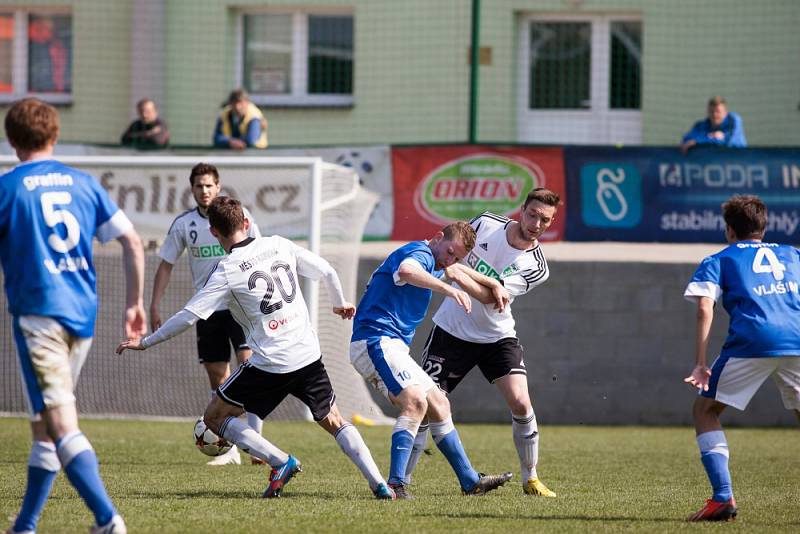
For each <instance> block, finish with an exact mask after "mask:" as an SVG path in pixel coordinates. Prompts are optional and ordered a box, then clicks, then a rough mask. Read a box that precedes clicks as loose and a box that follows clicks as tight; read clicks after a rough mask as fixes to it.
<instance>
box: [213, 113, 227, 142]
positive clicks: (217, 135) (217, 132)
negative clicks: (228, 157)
mask: <svg viewBox="0 0 800 534" xmlns="http://www.w3.org/2000/svg"><path fill="white" fill-rule="evenodd" d="M230 140H231V138H230V137H228V136H227V135H224V134H223V133H222V117H220V118H218V119H217V125H216V126H215V127H214V146H216V147H220V148H228V141H230Z"/></svg>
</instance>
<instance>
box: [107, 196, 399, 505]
mask: <svg viewBox="0 0 800 534" xmlns="http://www.w3.org/2000/svg"><path fill="white" fill-rule="evenodd" d="M208 220H209V224H210V227H211V233H212V234H213V235H214V236H215V237H216V238H217V239H218V240H219V243H220V245H222V247H223V248H224V249H225V251H226V252H227V253H228V254H227V256H223V257H222V258H221V259H220V260H219V262H218V263H217V266H216V267H215V268H214V269H213V270H212V272H211V275H210V276H209V278H208V280H207V281H206V283H205V284H204V285H203V287H202V288H200V290H199V291H198V292H197V293H196V294H195V295H194V296H193V297H192V298H191V299H190V300H189V302H187V303H186V305H185V306H184V307H183V309H182V310H180V311H179V312H177V313H176V314H175V315H173V316H172V317H170V318H169V319H168V320H167V321H166V322H165V323H164V324H163V325H161V328H159V329H158V330H156V331H155V332H154V333H152V334H150V335H149V336H146V337H144V338H142V339H141V340H138V339H130V340H127V341H124V342H122V343H121V344H120V345H119V346H118V347H117V353H122V352H123V351H124V350H125V349H132V350H145V349H147V348H148V347H152V346H153V345H156V344H158V343H162V342H164V341H166V340H168V339H170V338H172V337H174V336H176V335H178V334H179V333H181V332H183V331H184V330H186V329H188V328H190V327H191V326H192V325H193V324H195V323H196V322H197V321H198V320H200V319H205V318H207V317H209V316H210V315H211V314H212V313H214V311H216V310H217V309H219V308H220V306H224V305H225V304H227V305H228V307H229V309H230V311H231V314H232V315H233V317H234V319H236V322H237V323H239V324H240V325H241V326H242V329H243V330H244V333H245V338H246V339H247V344H248V346H249V347H250V348H251V349H252V351H253V354H252V356H251V357H250V358H249V359H248V360H247V361H246V362H244V363H243V364H242V365H241V366H239V368H238V369H237V370H236V371H235V372H234V373H233V374H231V376H230V377H228V379H227V380H226V381H225V382H224V383H223V384H222V385H220V386H219V387H218V388H217V395H216V396H214V397H213V398H212V399H211V402H210V403H209V404H208V407H207V408H206V411H205V414H204V416H203V419H204V421H205V423H206V425H208V427H209V428H210V429H211V430H212V431H214V432H215V433H217V434H218V435H220V436H222V437H223V438H225V439H226V440H228V441H230V442H232V443H235V444H236V445H237V446H238V447H239V448H241V449H242V450H243V451H244V452H246V453H248V454H251V455H253V456H255V457H257V458H260V459H262V460H264V461H265V462H267V463H268V464H269V465H270V466H272V472H271V474H270V482H269V484H268V486H267V489H266V490H265V491H264V497H267V498H270V497H278V496H279V495H280V494H281V491H282V489H283V486H284V485H285V484H286V483H287V482H289V480H290V479H291V478H292V477H293V476H294V475H295V474H296V473H298V472H299V471H301V464H300V462H299V461H298V460H297V458H295V457H294V456H292V455H290V454H287V453H286V452H284V451H282V450H281V449H279V448H278V447H276V446H275V445H273V444H272V443H270V442H269V441H267V440H266V439H264V438H263V437H262V436H261V435H260V434H259V433H257V432H255V431H254V430H253V429H252V428H250V427H249V426H247V425H246V424H245V423H243V422H242V421H240V420H239V419H237V418H238V416H240V415H241V414H242V413H243V412H244V411H247V412H250V413H254V414H256V415H258V416H259V417H260V418H262V419H263V418H264V417H266V416H267V415H269V414H270V412H272V410H274V409H275V408H276V407H277V406H278V404H280V402H281V401H283V399H285V398H286V396H287V395H290V394H291V395H293V396H295V397H296V398H298V399H299V400H300V401H302V402H303V403H304V404H305V405H306V406H308V408H309V409H310V410H311V414H312V416H313V417H314V420H315V421H316V422H317V423H318V424H319V425H320V426H321V427H322V428H324V429H325V430H326V431H328V432H329V433H330V434H331V435H333V436H334V437H335V439H336V442H337V443H338V444H339V446H340V447H341V449H342V451H344V453H345V454H346V455H347V456H348V457H349V458H350V459H351V460H352V461H353V463H354V464H356V466H357V467H358V468H359V469H360V470H361V472H362V474H363V475H364V477H365V478H366V479H367V481H368V482H369V485H370V489H372V492H373V494H374V495H375V497H376V498H378V499H385V500H394V498H395V495H394V492H392V491H391V489H390V488H389V487H388V486H387V485H386V481H385V480H384V479H383V477H382V476H381V474H380V471H379V470H378V467H377V466H376V465H375V461H374V460H373V458H372V454H371V453H370V451H369V449H368V448H367V446H366V444H365V443H364V440H363V439H362V437H361V435H360V434H359V432H358V430H357V429H356V427H354V426H353V425H352V424H350V423H348V422H346V421H345V420H344V418H343V417H342V416H341V414H340V413H339V409H338V408H337V406H336V402H335V395H334V392H333V388H332V386H331V383H330V379H329V378H328V373H327V372H326V371H325V366H324V365H323V363H322V356H321V350H320V346H319V340H318V338H317V333H316V332H315V331H314V329H313V328H312V325H311V320H310V318H309V313H308V308H307V307H306V304H305V301H304V300H303V295H302V292H301V290H300V285H299V283H298V277H299V276H305V277H308V278H311V279H313V280H319V279H320V278H321V279H322V280H323V282H324V284H325V286H326V288H327V290H328V294H329V295H330V298H331V301H332V302H333V303H334V307H333V313H335V314H336V315H338V316H340V317H341V318H342V319H352V318H353V315H355V311H356V309H355V306H354V305H353V304H352V303H350V302H347V301H346V300H345V298H344V295H343V293H342V286H341V282H340V281H339V276H338V275H337V274H336V271H335V270H334V269H333V267H331V265H330V264H329V263H328V262H327V261H326V260H325V259H323V258H321V257H319V256H317V255H316V254H314V253H312V252H310V251H308V250H306V249H304V248H302V247H299V246H297V245H295V244H294V243H292V242H291V241H289V240H288V239H284V238H282V237H279V236H270V237H260V238H254V237H248V236H247V230H248V228H249V224H250V223H249V221H248V219H247V218H246V217H245V216H244V212H243V209H242V205H241V203H240V202H239V201H238V200H235V199H232V198H228V197H224V196H219V197H217V198H215V199H214V200H213V201H212V202H211V205H210V206H209V207H208Z"/></svg>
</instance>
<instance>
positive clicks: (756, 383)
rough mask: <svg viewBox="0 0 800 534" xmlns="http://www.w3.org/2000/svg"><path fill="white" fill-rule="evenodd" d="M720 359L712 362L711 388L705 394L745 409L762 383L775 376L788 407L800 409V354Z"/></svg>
mask: <svg viewBox="0 0 800 534" xmlns="http://www.w3.org/2000/svg"><path fill="white" fill-rule="evenodd" d="M717 360H718V361H715V362H714V365H712V374H711V378H710V381H709V390H708V391H707V392H703V393H702V395H703V396H704V397H710V398H712V399H715V400H717V401H719V402H721V403H723V404H727V405H728V406H733V407H734V408H737V409H739V410H744V409H745V408H747V405H748V404H749V403H750V399H752V398H753V395H755V394H756V391H758V388H760V387H761V384H763V383H764V381H765V380H766V379H767V378H768V377H770V376H771V377H772V379H773V380H774V381H775V385H776V386H778V390H779V391H780V393H781V398H782V399H783V405H784V406H785V407H786V409H787V410H800V357H798V356H782V357H774V356H771V357H765V358H728V360H727V361H719V358H718V359H717ZM720 364H721V365H720Z"/></svg>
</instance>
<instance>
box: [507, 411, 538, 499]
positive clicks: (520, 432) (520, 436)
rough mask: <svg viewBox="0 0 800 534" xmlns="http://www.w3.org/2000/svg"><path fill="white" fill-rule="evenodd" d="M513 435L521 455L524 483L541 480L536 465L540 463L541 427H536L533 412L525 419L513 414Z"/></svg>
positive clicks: (518, 452) (520, 464)
mask: <svg viewBox="0 0 800 534" xmlns="http://www.w3.org/2000/svg"><path fill="white" fill-rule="evenodd" d="M511 433H512V435H513V436H514V445H516V447H517V454H518V455H519V467H520V471H521V472H522V483H523V484H524V483H525V482H527V481H528V480H530V479H532V478H539V477H538V475H537V474H536V464H537V463H538V462H539V427H538V426H537V425H536V414H534V413H533V412H532V411H531V413H530V414H529V415H526V416H523V417H520V416H516V415H514V414H511Z"/></svg>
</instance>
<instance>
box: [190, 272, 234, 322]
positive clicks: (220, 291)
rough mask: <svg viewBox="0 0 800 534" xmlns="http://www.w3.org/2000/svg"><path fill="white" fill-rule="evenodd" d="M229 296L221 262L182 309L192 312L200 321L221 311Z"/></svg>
mask: <svg viewBox="0 0 800 534" xmlns="http://www.w3.org/2000/svg"><path fill="white" fill-rule="evenodd" d="M229 294H230V291H229V289H228V279H227V278H226V277H225V267H224V266H223V265H222V262H219V263H217V265H216V267H214V270H212V271H211V274H210V275H209V276H208V280H206V283H205V285H204V286H203V287H201V288H200V289H199V290H198V291H197V293H195V294H194V296H193V297H192V298H190V299H189V302H187V303H186V305H185V306H184V307H183V309H184V310H187V311H190V312H192V313H193V314H195V315H196V316H198V317H199V318H201V319H208V317H209V316H210V315H211V314H212V313H214V312H215V311H217V310H219V309H221V308H222V307H223V304H227V303H228V296H229Z"/></svg>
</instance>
